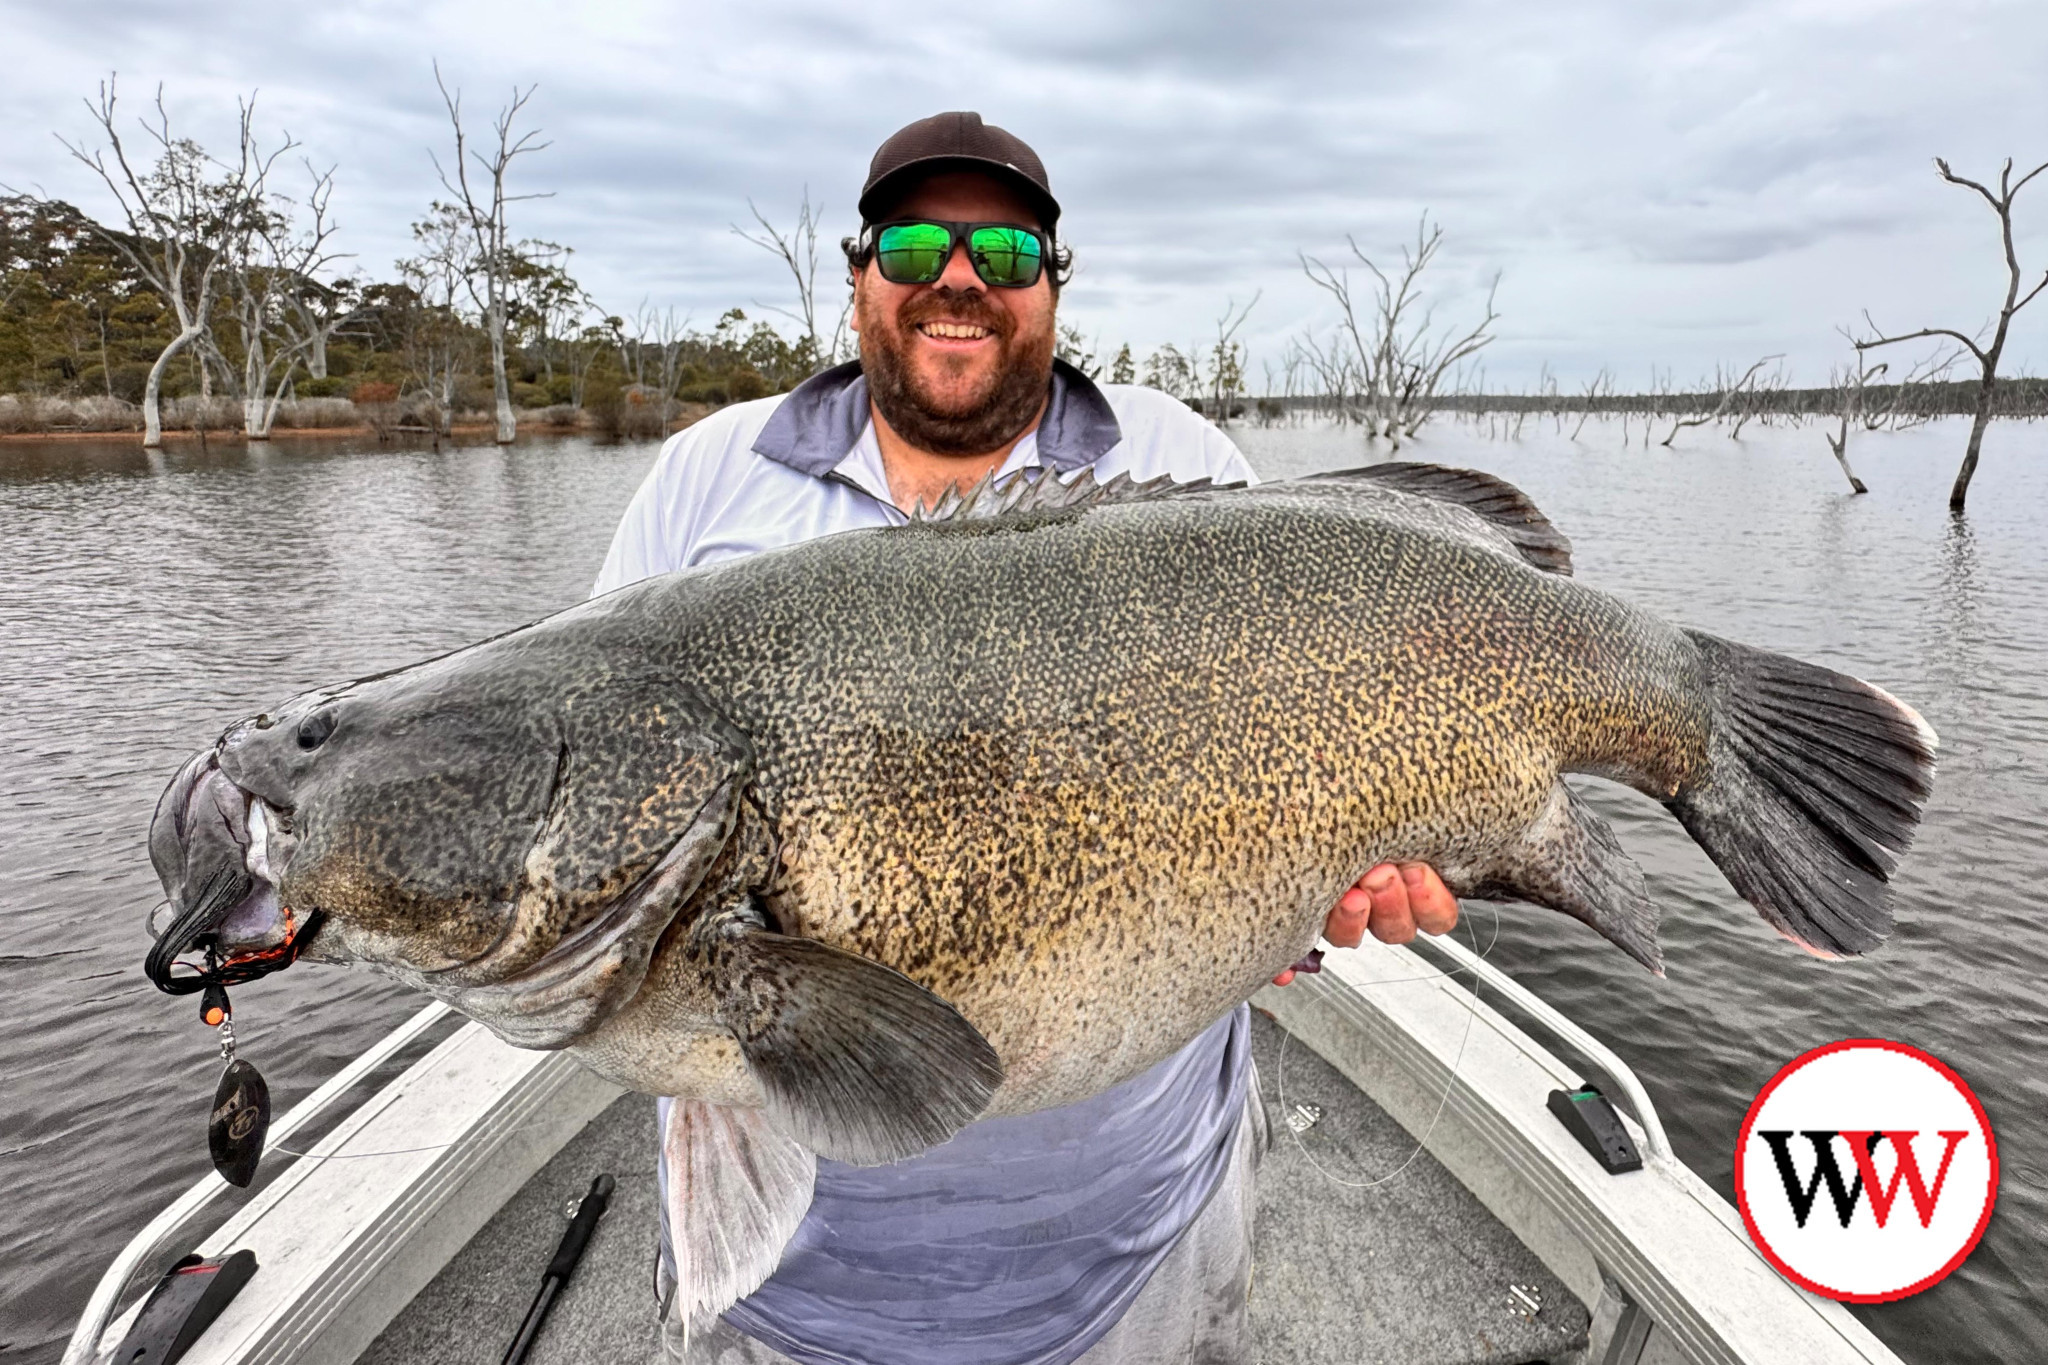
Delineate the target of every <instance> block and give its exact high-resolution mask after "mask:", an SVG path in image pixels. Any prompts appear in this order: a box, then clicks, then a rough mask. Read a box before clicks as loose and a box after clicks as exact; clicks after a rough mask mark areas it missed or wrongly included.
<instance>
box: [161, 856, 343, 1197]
mask: <svg viewBox="0 0 2048 1365" xmlns="http://www.w3.org/2000/svg"><path fill="white" fill-rule="evenodd" d="M222 899H224V897H222V896H219V895H205V896H202V897H201V898H200V899H199V902H198V903H197V904H195V905H194V906H193V907H192V908H191V909H190V910H188V911H187V912H186V913H185V914H182V915H180V916H178V917H177V919H176V920H175V921H174V922H173V923H172V924H170V925H169V926H168V927H167V928H165V929H164V931H163V932H162V933H160V934H159V935H158V936H157V941H156V945H155V947H153V948H152V949H151V950H150V953H149V956H148V958H147V959H146V960H145V962H144V964H143V970H144V972H145V973H146V974H147V975H148V976H149V979H150V980H151V981H152V982H154V983H155V984H156V987H157V989H158V990H160V991H163V992H165V993H166V994H169V995H190V994H192V993H194V992H197V993H198V995H199V1020H200V1022H201V1023H203V1024H205V1025H206V1026H207V1027H208V1028H210V1029H213V1030H214V1032H215V1035H216V1037H217V1038H218V1039H219V1041H220V1059H221V1073H220V1080H219V1082H218V1083H217V1084H216V1085H215V1086H214V1089H213V1105H212V1107H211V1108H210V1109H208V1110H207V1117H206V1149H207V1152H208V1154H209V1155H210V1156H212V1158H213V1169H214V1170H216V1171H218V1172H220V1177H221V1179H223V1180H225V1181H227V1182H228V1183H229V1184H230V1185H235V1186H237V1187H240V1188H244V1189H246V1188H247V1187H248V1185H249V1182H250V1181H252V1180H254V1179H255V1178H256V1166H257V1163H258V1162H259V1161H261V1160H262V1158H263V1139H264V1136H265V1134H267V1133H268V1132H269V1131H270V1086H269V1084H268V1083H267V1082H265V1081H264V1079H263V1073H262V1072H260V1071H258V1070H257V1069H256V1067H255V1065H254V1064H253V1063H251V1062H249V1061H247V1060H246V1059H244V1058H242V1057H240V1056H238V1055H236V1049H235V1009H234V1006H233V1004H231V1003H230V1002H229V1000H228V987H229V986H235V985H241V984H242V983H244V982H247V981H254V980H256V979H257V978H258V977H262V976H267V975H269V974H270V973H271V972H275V971H281V970H283V969H284V968H286V967H289V966H290V965H291V964H292V963H293V962H294V961H295V960H297V958H298V955H299V945H300V943H301V941H302V940H303V939H304V937H305V933H304V930H305V928H307V927H310V925H311V920H308V922H307V925H305V926H301V925H300V924H298V923H297V922H296V920H295V919H294V917H293V915H292V913H291V912H290V911H289V910H287V911H285V939H284V942H282V943H280V944H278V945H277V946H276V947H274V948H268V949H264V950H263V951H261V952H255V953H247V954H240V955H237V956H235V957H232V958H229V959H227V960H226V961H223V960H222V959H221V956H220V949H219V945H218V942H217V939H216V936H215V931H216V930H217V928H218V926H219V920H220V918H221V916H222V915H223V914H224V913H225V910H224V907H221V906H219V905H218V904H217V902H218V901H220V900H222ZM237 899H238V897H237ZM230 903H231V902H230ZM168 908H169V905H168V903H166V904H165V905H164V906H161V907H159V912H161V911H162V910H164V909H168ZM155 918H156V916H155V915H152V916H151V919H152V921H153V920H154V919H155ZM193 948H197V949H201V950H202V951H203V952H204V953H205V955H206V962H205V965H204V966H203V967H201V966H198V965H196V964H194V963H192V962H190V961H187V960H185V959H183V958H181V957H180V956H179V954H181V953H183V952H185V951H187V950H189V949H193Z"/></svg>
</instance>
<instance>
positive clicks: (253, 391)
mask: <svg viewBox="0 0 2048 1365" xmlns="http://www.w3.org/2000/svg"><path fill="white" fill-rule="evenodd" d="M259 164H260V166H261V169H262V177H261V179H260V181H259V187H260V188H262V189H263V190H264V194H263V197H262V199H261V201H260V202H259V203H258V204H257V206H256V207H255V208H254V209H252V211H251V213H250V215H249V218H250V222H249V230H248V231H247V232H246V233H243V234H240V235H239V236H237V237H235V238H234V239H232V241H231V242H230V244H229V246H228V248H227V250H228V254H229V266H228V270H227V274H226V282H227V296H226V304H227V311H228V313H229V315H230V316H231V317H232V318H233V319H234V321H235V324H236V326H237V328H238V330H239V331H240V332H241V343H242V356H241V365H240V367H239V368H240V374H239V375H236V374H235V368H236V367H234V366H231V365H229V364H228V363H227V360H226V358H225V357H224V356H219V355H218V351H217V348H215V347H214V346H213V342H212V339H211V338H208V339H207V340H206V341H205V342H204V343H202V344H204V345H206V346H207V347H208V348H209V349H210V350H212V351H213V352H214V354H215V356H216V358H217V359H218V360H219V362H220V364H221V366H222V368H223V369H224V370H225V371H226V372H227V373H228V374H229V375H230V377H231V378H232V379H234V381H235V383H234V387H235V388H236V389H237V390H238V391H239V392H240V394H241V398H242V434H243V435H245V436H246V437H248V439H250V440H252V441H267V440H269V439H270V429H271V426H272V424H273V423H274V422H275V421H276V420H277V409H278V405H279V404H280V403H282V402H283V401H284V395H285V390H286V388H287V386H288V385H289V384H290V383H291V379H292V376H293V374H294V372H295V371H296V370H297V368H298V366H299V365H300V363H301V362H303V361H304V360H306V359H307V358H308V357H309V356H310V355H311V354H312V352H313V349H314V348H315V347H316V346H320V347H322V348H323V349H324V347H325V343H326V339H327V336H328V334H329V333H330V332H331V331H332V330H333V328H334V327H337V326H339V325H340V324H341V322H342V321H343V319H340V318H335V319H332V320H331V321H330V320H329V319H328V318H326V317H324V316H322V315H321V314H319V313H316V312H315V311H314V310H313V309H312V308H311V307H309V306H307V305H306V303H305V301H304V299H303V297H302V296H303V295H304V294H305V293H306V292H307V291H309V290H311V289H323V288H325V286H323V285H321V284H320V283H319V277H320V275H321V274H322V273H324V272H325V271H326V270H327V268H328V267H329V266H331V265H332V264H333V263H334V262H335V261H336V260H338V259H340V257H339V254H338V253H336V252H335V251H333V250H332V249H331V247H330V245H329V243H330V241H331V239H332V238H333V236H334V231H335V227H334V220H333V219H332V218H331V217H330V216H329V215H328V202H329V200H330V199H331V198H332V196H333V193H334V172H333V171H332V170H331V169H330V170H327V171H324V172H321V171H315V170H314V169H313V168H312V167H311V166H310V165H309V166H307V167H306V173H307V174H308V175H309V176H311V177H312V189H311V191H310V192H309V193H308V194H307V196H306V199H305V203H304V205H303V206H302V207H303V209H304V214H305V216H304V221H303V222H301V221H299V220H298V218H297V216H296V215H294V214H292V213H290V212H288V211H287V206H288V204H289V201H287V200H286V199H284V198H283V196H281V195H274V194H270V193H269V192H268V172H269V164H270V163H269V161H268V160H265V161H262V162H261V163H259ZM322 368H323V369H324V368H325V366H324V365H323V366H322Z"/></svg>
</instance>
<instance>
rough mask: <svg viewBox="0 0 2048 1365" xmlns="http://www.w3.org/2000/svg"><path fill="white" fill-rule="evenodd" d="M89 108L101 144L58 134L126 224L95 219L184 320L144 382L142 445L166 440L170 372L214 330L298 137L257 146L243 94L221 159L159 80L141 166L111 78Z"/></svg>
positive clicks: (250, 105) (251, 107)
mask: <svg viewBox="0 0 2048 1365" xmlns="http://www.w3.org/2000/svg"><path fill="white" fill-rule="evenodd" d="M86 107H87V108H88V109H89V110H91V112H92V117H93V122H95V123H96V124H98V125H99V134H100V137H101V138H103V139H104V145H100V146H93V147H90V148H88V147H87V146H85V145H83V144H80V143H74V142H71V141H69V140H67V139H65V138H63V137H62V136H60V137H59V138H58V141H59V142H61V143H63V145H64V148H65V150H66V151H68V152H70V153H71V155H72V156H73V157H75V158H77V159H78V160H79V161H80V162H82V163H83V164H84V165H86V166H87V167H89V168H91V170H92V171H93V172H94V173H95V174H96V175H98V176H99V178H100V181H101V182H102V183H103V184H104V185H105V186H106V187H107V190H108V191H109V192H110V193H111V194H112V195H113V197H114V201H115V203H116V204H117V205H118V206H119V208H120V210H121V219H122V228H107V227H103V226H100V225H99V224H97V223H95V224H94V227H95V229H96V230H97V231H99V232H100V234H101V235H102V236H103V237H104V239H105V240H106V241H107V243H108V244H109V245H110V246H112V247H113V248H114V249H115V250H116V251H118V252H119V253H120V254H121V256H122V257H123V258H124V259H125V260H126V261H127V262H128V263H129V264H130V265H131V266H133V267H134V269H135V271H136V273H137V274H138V275H139V276H141V278H142V279H143V281H144V282H145V283H146V284H148V286H149V287H150V288H151V289H153V290H154V291H156V293H157V294H158V295H159V296H161V297H162V299H163V301H164V305H165V307H166V308H168V309H169V311H170V313H171V315H172V317H173V318H174V319H175V321H176V324H177V330H176V331H175V332H174V333H173V334H172V336H171V339H170V340H169V341H168V342H167V343H166V344H165V346H164V348H163V349H162V350H161V351H160V352H158V354H157V357H156V362H155V363H154V364H152V365H151V366H150V368H149V378H148V379H147V380H146V381H145V382H144V384H143V390H142V424H143V425H142V444H143V445H144V446H146V447H155V446H160V445H162V444H163V417H162V406H161V405H162V394H163V378H164V372H165V370H167V369H168V368H169V367H170V364H171V362H172V360H174V359H175V358H176V357H177V356H178V355H179V354H180V353H181V352H183V351H185V350H186V349H187V348H188V347H193V346H194V345H195V344H196V343H200V342H201V341H202V340H203V339H204V338H205V337H206V336H207V334H208V327H209V325H210V324H211V321H212V315H213V307H214V304H215V302H216V301H217V300H218V299H219V297H220V290H221V285H222V284H223V282H224V281H223V274H224V272H225V271H227V270H228V269H230V268H232V265H233V262H234V260H235V259H236V256H237V253H238V252H239V251H240V250H241V249H242V247H243V244H244V243H245V242H246V240H247V238H248V237H249V235H250V234H251V233H252V232H253V231H254V230H255V228H256V225H257V220H258V219H259V218H260V216H261V214H262V213H263V211H264V198H265V193H266V187H265V182H266V180H267V178H268V176H269V173H270V168H271V165H272V163H273V162H275V161H276V159H277V158H278V157H279V156H282V155H283V154H284V153H285V152H286V151H288V150H290V148H291V147H292V145H293V144H292V143H291V141H290V139H289V138H287V139H285V140H284V142H283V143H282V144H280V145H279V146H278V147H277V148H275V149H273V150H272V151H270V152H269V153H267V154H266V153H264V152H262V151H261V150H259V148H258V147H257V145H256V136H255V127H254V120H255V100H254V98H253V97H252V98H250V99H248V100H240V101H237V107H238V110H239V114H240V118H239V129H238V135H237V138H236V147H235V154H234V159H233V160H232V161H225V160H216V159H215V158H213V157H212V156H210V155H208V154H207V152H206V149H205V148H203V147H201V146H200V145H199V144H198V143H197V142H195V141H193V140H192V139H190V138H185V137H179V136H178V135H177V134H176V133H175V132H174V131H173V130H172V127H171V116H170V112H169V110H168V109H166V108H165V105H164V96H163V87H161V86H159V87H157V93H156V103H155V106H154V109H155V113H154V116H153V117H145V118H144V119H142V120H140V124H141V127H142V130H143V133H144V135H145V136H146V137H147V138H148V140H149V143H151V144H153V145H154V147H155V154H154V156H153V158H152V159H151V161H150V162H149V163H148V164H146V165H144V166H138V165H137V163H136V160H135V159H134V158H131V157H130V155H129V152H128V147H127V145H126V144H125V143H123V142H122V140H121V133H120V130H119V128H118V127H117V126H116V121H115V113H116V97H115V88H114V79H113V78H112V77H109V78H108V79H106V80H105V81H103V82H101V83H100V91H99V98H98V100H97V101H94V100H90V99H89V100H87V101H86ZM123 229H125V230H123Z"/></svg>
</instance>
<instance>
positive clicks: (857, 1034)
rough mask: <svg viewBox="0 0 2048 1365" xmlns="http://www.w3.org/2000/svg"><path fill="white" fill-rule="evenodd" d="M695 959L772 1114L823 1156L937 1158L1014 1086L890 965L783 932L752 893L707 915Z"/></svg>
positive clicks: (960, 1026)
mask: <svg viewBox="0 0 2048 1365" xmlns="http://www.w3.org/2000/svg"><path fill="white" fill-rule="evenodd" d="M689 947H690V953H691V956H692V957H693V959H694V960H695V961H696V963H697V966H698V970H699V971H700V972H701V973H702V974H703V978H704V981H705V984H706V985H707V986H708V987H709V988H710V990H711V992H712V994H713V996H714V998H715V999H717V1000H718V1002H719V1006H718V1011H719V1015H718V1017H719V1022H720V1023H721V1024H723V1025H724V1026H725V1027H726V1028H728V1029H730V1030H731V1031H732V1034H733V1037H734V1038H735V1039H737V1040H738V1042H739V1045H740V1051H741V1053H742V1054H743V1055H744V1056H745V1057H746V1061H747V1069H748V1071H749V1072H750V1073H752V1075H753V1078H754V1080H755V1082H756V1084H758V1085H759V1086H760V1088H761V1093H762V1095H763V1096H764V1097H765V1101H766V1105H767V1109H768V1113H769V1116H770V1117H771V1118H772V1119H774V1121H775V1123H776V1125H777V1126H778V1127H780V1128H782V1129H783V1130H784V1131H785V1132H788V1133H790V1134H792V1135H794V1136H795V1137H796V1138H797V1140H798V1141H800V1142H802V1143H803V1144H804V1145H805V1146H806V1147H809V1148H810V1149H811V1150H812V1151H815V1152H817V1153H819V1154H820V1155H823V1156H828V1157H831V1158H833V1159H834V1160H837V1161H845V1162H850V1163H852V1164H854V1165H860V1166H873V1165H879V1164H881V1163H883V1162H887V1161H897V1160H900V1159H902V1158H903V1157H906V1156H913V1155H915V1154H916V1153H918V1152H922V1151H924V1150H925V1149H927V1148H929V1147H936V1146H937V1145H938V1144H939V1143H941V1142H944V1141H945V1140H946V1139H947V1138H949V1137H951V1136H953V1134H954V1133H956V1132H958V1131H959V1130H960V1129H962V1128H964V1127H965V1126H966V1125H968V1124H969V1123H971V1122H973V1121H974V1120H975V1119H977V1118H979V1117H980V1116H981V1112H982V1111H983V1110H984V1109H986V1108H987V1107H988V1103H989V1100H990V1099H991V1098H992V1097H993V1096H994V1095H995V1091H996V1087H997V1086H998V1085H1000V1084H1002V1080H1003V1066H1002V1062H1001V1060H1000V1059H998V1058H997V1056H996V1051H995V1049H994V1048H993V1047H991V1046H989V1042H988V1039H986V1038H984V1037H982V1036H981V1032H980V1031H979V1030H978V1029H976V1028H975V1027H974V1025H972V1024H970V1023H968V1022H967V1020H966V1019H965V1018H963V1017H962V1016H961V1014H960V1012H959V1011H958V1010H956V1009H954V1008H953V1007H952V1006H951V1005H949V1004H947V1003H946V1002H945V1001H944V1000H942V999H940V998H939V997H938V996H936V995H934V994H932V992H930V991H928V990H926V989H925V988H924V987H923V986H920V985H918V984H917V983H916V982H915V981H912V980H911V979H910V978H909V977H907V976H905V975H903V974H902V973H901V972H899V971H896V970H895V969H893V968H890V967H885V966H883V965H882V964H881V963H879V962H874V961H871V960H869V959H868V958H864V957H860V956H858V955H856V954H854V953H849V952H845V951H843V950H841V949H838V948H834V947H831V946H830V945H828V944H824V943H820V942H818V941H817V940H815V939H806V938H791V937H789V936H787V935H784V934H778V933H775V932H773V931H772V930H770V929H769V928H768V927H767V919H766V917H765V916H764V915H763V914H762V913H761V910H760V908H759V906H758V904H757V903H756V902H755V901H754V899H753V898H752V897H751V896H750V897H747V898H745V899H743V900H739V901H735V902H731V903H728V904H726V905H723V906H720V907H718V908H715V909H712V910H710V911H707V912H706V913H705V914H704V915H703V916H702V917H701V918H700V919H699V920H698V921H697V922H696V923H695V924H693V925H692V926H691V929H690V943H689Z"/></svg>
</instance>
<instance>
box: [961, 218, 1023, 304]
mask: <svg viewBox="0 0 2048 1365" xmlns="http://www.w3.org/2000/svg"><path fill="white" fill-rule="evenodd" d="M967 249H968V251H969V252H970V253H971V254H972V255H973V258H974V269H975V271H976V272H977V273H978V274H980V276H981V277H982V279H984V280H986V281H988V282H989V283H990V284H993V285H998V286H1001V287H1004V288H1010V289H1017V288H1022V287H1023V286H1025V285H1030V284H1036V283H1038V271H1039V266H1040V265H1041V261H1040V256H1039V245H1038V237H1037V234H1035V233H1031V232H1026V231H1025V230H1024V229H1023V228H1011V227H981V228H976V229H975V230H974V233H973V235H972V236H970V237H969V238H968V240H967Z"/></svg>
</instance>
